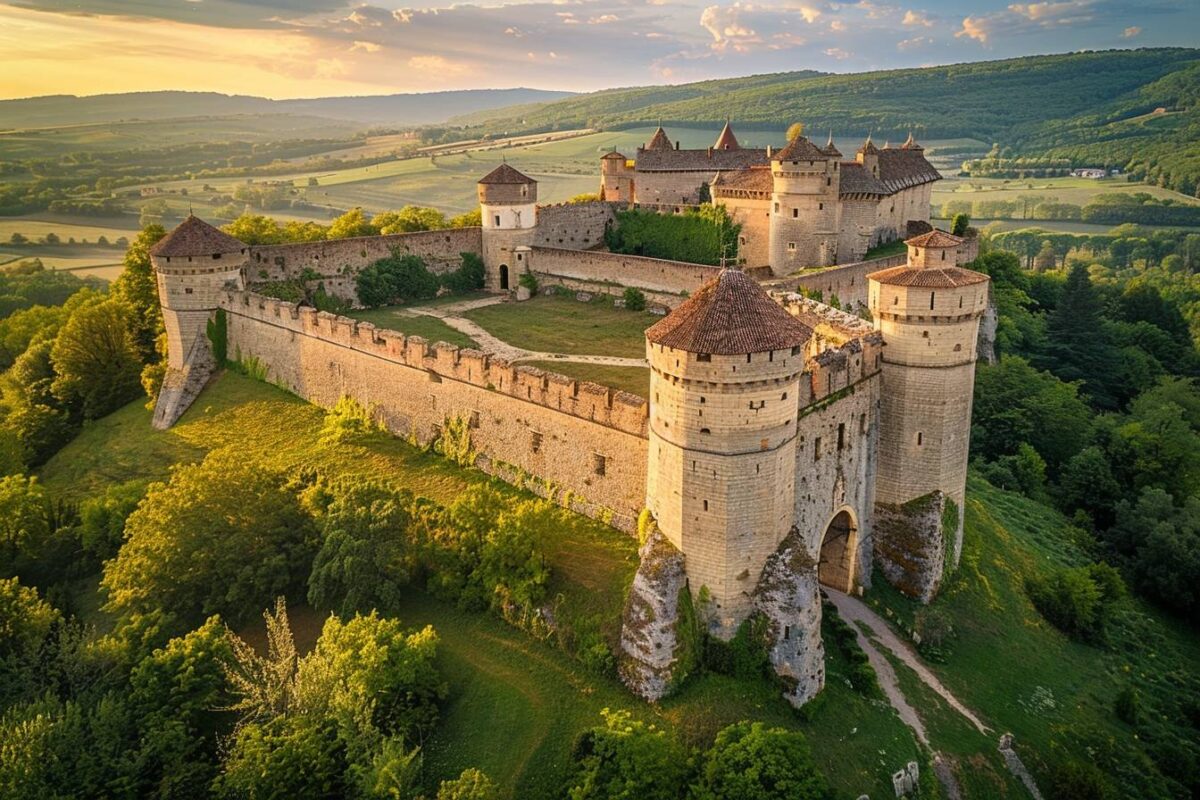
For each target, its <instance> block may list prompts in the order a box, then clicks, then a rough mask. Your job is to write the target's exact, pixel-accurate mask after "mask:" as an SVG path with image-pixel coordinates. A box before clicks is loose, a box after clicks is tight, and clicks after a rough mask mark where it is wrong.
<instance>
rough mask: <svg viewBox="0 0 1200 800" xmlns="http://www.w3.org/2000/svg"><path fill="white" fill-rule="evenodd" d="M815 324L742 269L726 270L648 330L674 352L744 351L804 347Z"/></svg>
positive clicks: (652, 338) (649, 337) (651, 337)
mask: <svg viewBox="0 0 1200 800" xmlns="http://www.w3.org/2000/svg"><path fill="white" fill-rule="evenodd" d="M811 336H812V328H810V327H808V326H807V325H805V324H804V323H803V322H801V321H800V320H798V319H796V318H795V317H793V316H792V315H791V314H789V313H788V312H786V311H784V310H783V307H782V306H780V305H779V304H778V303H776V302H775V301H774V300H772V299H771V298H770V297H768V296H767V293H766V292H764V291H763V289H762V287H761V286H759V285H758V283H756V282H755V280H754V279H753V278H751V277H750V276H749V275H747V274H746V273H744V272H742V271H740V270H734V269H723V270H721V273H720V274H719V275H718V276H717V277H715V278H713V279H712V280H711V281H709V282H708V283H706V284H704V285H703V286H701V287H700V288H699V289H697V290H696V292H695V294H693V295H692V296H691V297H689V298H688V299H687V300H685V301H684V302H683V303H682V304H681V305H680V306H679V307H678V308H676V309H675V310H674V311H672V312H671V313H670V314H668V315H667V316H666V317H664V318H663V319H661V320H659V321H658V322H656V323H655V324H654V325H652V326H651V327H650V328H649V330H647V331H646V339H647V340H648V341H650V342H651V343H653V344H661V345H663V346H665V347H670V348H673V349H675V350H684V351H686V352H689V353H711V354H715V355H742V354H744V353H765V352H767V351H768V350H785V349H787V348H791V347H796V346H798V345H802V344H804V343H805V342H807V341H808V340H809V338H810V337H811Z"/></svg>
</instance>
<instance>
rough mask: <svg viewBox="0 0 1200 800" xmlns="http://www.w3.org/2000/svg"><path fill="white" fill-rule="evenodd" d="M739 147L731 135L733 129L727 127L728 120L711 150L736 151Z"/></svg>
mask: <svg viewBox="0 0 1200 800" xmlns="http://www.w3.org/2000/svg"><path fill="white" fill-rule="evenodd" d="M740 147H741V145H739V144H738V140H737V137H736V136H734V135H733V128H731V127H729V120H726V121H725V127H724V128H722V129H721V135H720V136H718V137H717V143H716V144H714V145H713V149H714V150H737V149H739V148H740Z"/></svg>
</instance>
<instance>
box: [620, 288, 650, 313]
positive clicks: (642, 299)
mask: <svg viewBox="0 0 1200 800" xmlns="http://www.w3.org/2000/svg"><path fill="white" fill-rule="evenodd" d="M623 297H624V299H625V307H626V308H628V309H629V310H630V311H645V310H646V295H645V294H643V293H642V292H641V290H639V289H637V288H635V287H633V286H627V287H625V293H624V295H623Z"/></svg>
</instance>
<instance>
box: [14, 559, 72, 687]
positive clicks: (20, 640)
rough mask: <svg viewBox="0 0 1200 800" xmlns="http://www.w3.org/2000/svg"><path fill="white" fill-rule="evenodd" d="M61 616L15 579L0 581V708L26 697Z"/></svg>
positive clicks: (35, 592) (60, 620) (30, 589)
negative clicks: (23, 696) (24, 695)
mask: <svg viewBox="0 0 1200 800" xmlns="http://www.w3.org/2000/svg"><path fill="white" fill-rule="evenodd" d="M61 623H62V614H60V613H59V612H58V610H57V609H56V608H54V606H52V605H50V604H49V603H47V602H46V601H44V600H42V599H41V598H40V597H38V593H37V590H36V589H34V588H31V587H28V586H22V585H21V583H20V581H19V580H18V579H17V578H0V707H4V706H7V705H8V704H9V703H10V702H12V701H13V700H15V699H17V698H18V697H21V696H22V695H23V694H27V692H28V691H29V688H30V687H31V685H32V684H33V680H32V678H33V673H34V671H35V670H36V669H37V668H38V666H39V661H40V659H41V658H42V655H43V651H44V649H45V648H46V646H47V645H48V643H49V642H50V640H51V635H52V633H53V631H54V629H55V628H56V627H57V626H58V625H60V624H61Z"/></svg>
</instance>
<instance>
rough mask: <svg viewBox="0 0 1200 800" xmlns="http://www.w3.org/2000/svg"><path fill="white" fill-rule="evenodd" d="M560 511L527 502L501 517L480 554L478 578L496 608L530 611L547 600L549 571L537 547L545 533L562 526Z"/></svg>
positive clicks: (519, 504)
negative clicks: (506, 607)
mask: <svg viewBox="0 0 1200 800" xmlns="http://www.w3.org/2000/svg"><path fill="white" fill-rule="evenodd" d="M561 514H562V512H561V510H560V509H558V508H555V507H554V506H551V505H550V504H549V503H547V502H545V501H535V500H526V501H524V502H521V503H518V504H517V506H516V507H515V508H512V509H511V510H509V511H505V512H504V513H502V514H500V517H499V518H498V519H497V520H496V524H495V527H494V528H493V529H492V531H491V532H489V533H488V535H487V538H486V539H485V540H484V543H483V550H482V552H481V554H480V562H479V576H480V579H481V581H482V584H483V588H484V590H485V591H490V592H491V595H492V603H493V605H495V606H497V607H503V606H505V605H508V604H515V605H516V606H517V607H518V608H523V609H531V608H534V607H535V606H537V605H538V604H539V603H541V602H542V600H544V599H545V597H546V584H547V583H548V582H549V580H550V570H549V568H547V567H546V557H545V556H544V555H543V554H542V551H541V549H540V548H539V547H538V544H537V543H538V541H539V540H540V538H541V537H542V535H543V534H544V532H545V531H548V530H553V529H554V528H555V527H557V526H558V525H560V524H561V519H559V517H560V515H561Z"/></svg>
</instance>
